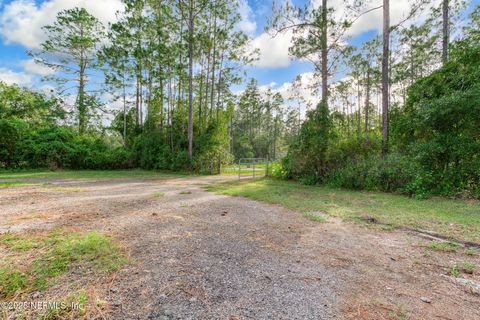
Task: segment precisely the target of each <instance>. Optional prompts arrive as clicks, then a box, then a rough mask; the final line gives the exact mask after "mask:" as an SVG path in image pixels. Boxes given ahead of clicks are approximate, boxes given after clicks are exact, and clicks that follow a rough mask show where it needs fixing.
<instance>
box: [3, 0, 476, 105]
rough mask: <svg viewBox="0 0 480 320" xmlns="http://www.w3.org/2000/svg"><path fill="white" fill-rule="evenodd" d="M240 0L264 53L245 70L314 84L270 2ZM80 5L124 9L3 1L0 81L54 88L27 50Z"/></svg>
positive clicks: (284, 83)
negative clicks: (279, 28) (273, 17)
mask: <svg viewBox="0 0 480 320" xmlns="http://www.w3.org/2000/svg"><path fill="white" fill-rule="evenodd" d="M237 1H239V4H240V13H241V16H242V20H241V21H240V23H239V25H238V28H240V29H241V30H243V31H244V32H245V33H247V34H248V35H249V36H250V37H251V38H252V41H251V43H250V46H251V47H252V48H256V49H259V50H260V56H259V59H258V60H257V61H256V62H255V63H254V64H253V65H252V66H249V67H248V68H247V74H248V77H253V78H256V79H257V80H258V83H259V85H261V86H262V87H263V88H267V87H270V88H272V89H274V90H276V91H278V92H281V93H284V94H285V95H287V96H288V94H289V92H290V91H291V85H292V82H293V81H294V79H295V78H296V77H297V76H298V75H303V79H304V80H302V83H303V82H305V85H308V83H310V82H312V81H313V74H312V71H313V67H312V65H311V64H310V63H308V62H304V61H303V62H302V61H298V60H294V59H292V58H291V57H289V55H288V48H289V46H290V42H291V33H288V32H287V33H283V34H279V35H277V36H276V37H275V38H272V37H271V36H270V34H269V33H266V32H265V24H266V21H267V17H268V16H269V15H270V13H271V7H272V0H237ZM288 1H292V2H293V3H295V4H300V3H302V2H303V3H305V2H306V1H311V3H310V4H311V5H314V6H315V5H318V3H320V0H288ZM342 1H343V0H329V5H330V6H332V7H340V3H341V2H342ZM434 1H435V0H434ZM438 1H439V0H437V2H438ZM277 2H278V1H277ZM370 2H371V4H370V6H371V7H375V6H378V5H380V4H381V0H371V1H370ZM410 2H411V0H395V1H391V20H392V23H396V22H398V21H401V20H402V18H403V17H404V16H405V15H406V14H407V13H408V12H409V10H410V4H409V3H410ZM467 2H468V9H467V12H468V11H469V10H471V8H473V6H474V5H476V4H479V3H480V0H470V1H467ZM76 6H81V7H85V8H86V9H87V10H88V11H89V12H90V13H92V14H93V15H95V16H96V17H97V18H99V19H100V20H101V21H102V22H103V23H104V24H105V25H106V24H107V23H108V22H113V21H115V12H116V11H117V10H121V9H122V3H121V0H0V80H2V81H4V82H6V83H16V84H18V85H21V86H25V87H31V88H36V89H44V90H48V89H50V87H49V86H47V85H45V84H43V83H42V82H41V81H40V79H41V77H42V76H45V75H49V74H50V73H51V70H49V69H46V68H45V67H41V66H39V65H37V64H35V63H34V62H33V61H32V60H31V58H30V57H29V56H28V55H27V51H28V50H32V49H36V48H38V47H39V45H40V43H41V42H42V41H43V40H44V35H43V33H42V30H41V27H42V26H44V25H47V24H51V23H52V22H53V21H54V19H55V16H56V14H57V13H58V12H59V11H62V10H64V9H69V8H73V7H76ZM381 14H382V12H381V10H376V11H373V12H371V13H369V14H367V15H365V16H362V17H361V18H360V19H359V20H358V21H357V22H356V23H355V24H354V25H353V26H352V28H351V29H350V31H349V36H350V40H349V42H351V43H353V44H361V43H362V42H364V41H365V40H366V39H368V38H371V37H372V36H374V35H375V34H376V33H379V32H381V24H382V16H381ZM243 87H244V85H238V86H235V87H233V88H232V89H233V91H237V92H239V91H241V90H242V89H243ZM310 91H311V90H310ZM304 94H305V95H312V93H311V92H309V90H305V92H304Z"/></svg>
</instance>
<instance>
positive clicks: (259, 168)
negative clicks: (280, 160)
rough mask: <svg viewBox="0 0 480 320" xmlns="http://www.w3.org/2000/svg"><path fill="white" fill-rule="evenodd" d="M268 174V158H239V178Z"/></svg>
mask: <svg viewBox="0 0 480 320" xmlns="http://www.w3.org/2000/svg"><path fill="white" fill-rule="evenodd" d="M266 176H268V158H241V159H239V160H238V180H240V179H242V178H261V177H266Z"/></svg>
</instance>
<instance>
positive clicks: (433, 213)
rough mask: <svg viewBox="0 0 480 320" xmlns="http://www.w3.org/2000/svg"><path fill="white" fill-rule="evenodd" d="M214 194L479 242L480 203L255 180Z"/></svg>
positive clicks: (218, 189) (233, 184)
mask: <svg viewBox="0 0 480 320" xmlns="http://www.w3.org/2000/svg"><path fill="white" fill-rule="evenodd" d="M207 189H209V190H211V191H215V192H218V193H222V194H227V195H233V196H244V197H248V198H252V199H256V200H261V201H266V202H270V203H275V204H280V205H282V206H284V207H287V208H290V209H294V210H298V211H300V212H302V213H305V212H315V211H317V212H318V211H320V212H325V213H326V214H328V215H331V216H336V217H341V218H343V219H351V220H358V219H359V218H361V217H365V216H369V217H373V218H375V219H376V220H377V221H378V223H380V224H384V225H388V226H392V227H410V228H416V229H423V230H430V231H433V232H436V233H439V234H443V235H445V236H447V237H451V238H452V239H458V240H465V241H473V242H480V203H479V202H466V201H462V200H450V199H444V198H434V199H427V200H416V199H412V198H409V197H406V196H401V195H394V194H388V193H381V192H359V191H351V190H341V189H332V188H328V187H323V186H305V185H301V184H299V183H296V182H292V181H282V180H276V179H257V180H253V179H250V180H243V181H234V182H225V183H219V184H215V185H212V186H210V187H207Z"/></svg>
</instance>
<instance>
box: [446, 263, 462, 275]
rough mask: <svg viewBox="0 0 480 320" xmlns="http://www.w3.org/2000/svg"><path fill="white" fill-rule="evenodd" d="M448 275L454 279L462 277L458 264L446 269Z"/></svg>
mask: <svg viewBox="0 0 480 320" xmlns="http://www.w3.org/2000/svg"><path fill="white" fill-rule="evenodd" d="M448 274H449V275H451V276H452V277H454V278H460V277H461V276H462V273H461V272H460V268H459V267H458V264H454V265H453V266H452V267H451V268H450V269H448Z"/></svg>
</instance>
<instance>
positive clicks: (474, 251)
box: [465, 248, 479, 256]
mask: <svg viewBox="0 0 480 320" xmlns="http://www.w3.org/2000/svg"><path fill="white" fill-rule="evenodd" d="M478 253H479V250H478V249H476V248H467V249H465V254H466V255H467V256H476V255H478Z"/></svg>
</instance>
